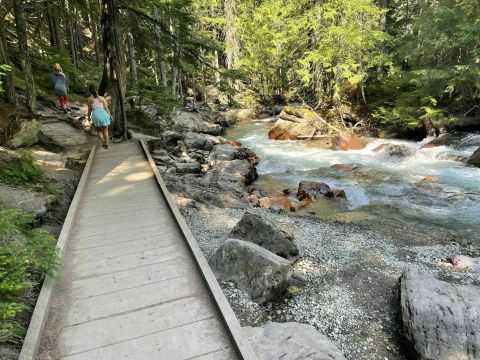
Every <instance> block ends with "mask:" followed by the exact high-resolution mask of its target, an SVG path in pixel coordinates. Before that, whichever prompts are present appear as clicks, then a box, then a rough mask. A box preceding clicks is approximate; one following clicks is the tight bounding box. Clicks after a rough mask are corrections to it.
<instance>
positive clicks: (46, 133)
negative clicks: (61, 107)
mask: <svg viewBox="0 0 480 360" xmlns="http://www.w3.org/2000/svg"><path fill="white" fill-rule="evenodd" d="M39 139H40V143H41V144H42V145H43V146H45V147H46V148H48V149H51V150H54V151H55V150H63V149H65V148H68V147H70V146H76V145H82V144H84V143H85V142H86V141H87V135H86V134H85V133H84V132H81V131H78V130H77V129H75V128H74V127H73V126H71V125H69V124H67V123H64V122H54V123H42V124H41V125H40V134H39Z"/></svg>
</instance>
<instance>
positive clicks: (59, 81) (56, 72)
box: [51, 63, 68, 112]
mask: <svg viewBox="0 0 480 360" xmlns="http://www.w3.org/2000/svg"><path fill="white" fill-rule="evenodd" d="M51 79H52V85H53V90H54V91H55V95H56V96H57V98H58V107H59V108H60V109H61V110H63V111H64V112H67V103H68V97H67V93H68V80H67V77H66V76H65V74H64V73H63V71H62V67H61V66H60V64H58V63H57V64H55V65H53V72H52V75H51Z"/></svg>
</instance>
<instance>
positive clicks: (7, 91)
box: [0, 0, 18, 106]
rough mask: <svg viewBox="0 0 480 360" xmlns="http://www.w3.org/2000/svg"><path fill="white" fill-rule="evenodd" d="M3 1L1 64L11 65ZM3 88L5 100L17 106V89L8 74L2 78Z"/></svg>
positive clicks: (1, 9)
mask: <svg viewBox="0 0 480 360" xmlns="http://www.w3.org/2000/svg"><path fill="white" fill-rule="evenodd" d="M2 2H3V1H2V0H0V64H5V65H9V64H10V61H9V59H8V49H7V41H6V37H5V29H4V24H5V22H4V21H3V18H4V14H3V4H2ZM2 82H3V84H2V86H3V90H4V92H3V98H4V99H5V101H6V102H7V103H8V104H11V105H14V106H17V104H18V100H17V95H16V93H15V87H14V86H13V81H12V75H10V74H7V75H4V76H3V77H2Z"/></svg>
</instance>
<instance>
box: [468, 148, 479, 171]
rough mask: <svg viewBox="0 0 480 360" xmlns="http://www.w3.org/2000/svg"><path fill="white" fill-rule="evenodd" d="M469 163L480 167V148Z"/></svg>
mask: <svg viewBox="0 0 480 360" xmlns="http://www.w3.org/2000/svg"><path fill="white" fill-rule="evenodd" d="M468 163H469V164H470V165H473V166H477V167H480V147H479V148H478V149H477V150H475V152H474V153H473V154H472V156H470V158H469V159H468Z"/></svg>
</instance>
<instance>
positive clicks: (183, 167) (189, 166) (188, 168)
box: [175, 162, 202, 174]
mask: <svg viewBox="0 0 480 360" xmlns="http://www.w3.org/2000/svg"><path fill="white" fill-rule="evenodd" d="M175 168H176V172H177V174H199V173H200V172H201V171H202V166H201V165H200V164H199V163H198V162H185V163H181V162H177V163H175Z"/></svg>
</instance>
